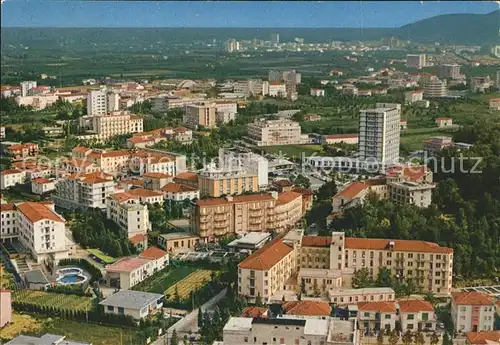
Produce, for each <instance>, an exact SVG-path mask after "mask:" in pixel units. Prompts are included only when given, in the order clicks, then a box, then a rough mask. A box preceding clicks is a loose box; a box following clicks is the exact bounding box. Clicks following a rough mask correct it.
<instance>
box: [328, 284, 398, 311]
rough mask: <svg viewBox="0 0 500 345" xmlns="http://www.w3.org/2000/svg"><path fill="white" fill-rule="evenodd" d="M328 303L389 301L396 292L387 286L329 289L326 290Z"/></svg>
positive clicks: (344, 303) (348, 303) (340, 304)
mask: <svg viewBox="0 0 500 345" xmlns="http://www.w3.org/2000/svg"><path fill="white" fill-rule="evenodd" d="M328 298H329V299H330V303H334V304H335V305H338V306H347V305H350V304H355V303H358V302H391V301H394V300H395V298H396V293H395V292H394V290H393V289H391V288H388V287H381V288H364V289H331V290H330V291H328Z"/></svg>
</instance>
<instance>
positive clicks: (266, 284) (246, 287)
mask: <svg viewBox="0 0 500 345" xmlns="http://www.w3.org/2000/svg"><path fill="white" fill-rule="evenodd" d="M296 259H297V258H296V250H295V248H294V247H293V246H290V245H289V244H286V243H284V242H283V240H277V241H274V242H272V243H270V244H267V245H265V246H264V247H262V248H261V249H259V250H258V251H256V252H255V253H253V254H252V255H250V256H249V257H247V258H246V259H245V260H243V261H242V262H240V264H239V265H238V292H239V294H240V295H243V296H246V297H248V298H257V297H261V298H263V299H265V300H267V299H268V298H269V297H270V296H272V295H273V294H274V293H275V292H276V291H278V290H281V289H283V286H284V285H285V282H286V280H287V279H288V278H289V277H291V276H292V275H293V274H294V273H295V272H296V270H297V263H296Z"/></svg>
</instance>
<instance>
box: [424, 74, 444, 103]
mask: <svg viewBox="0 0 500 345" xmlns="http://www.w3.org/2000/svg"><path fill="white" fill-rule="evenodd" d="M447 93H448V90H447V89H446V81H445V80H440V79H438V78H430V79H429V80H427V81H426V82H425V83H424V97H427V98H434V97H445V96H446V95H447Z"/></svg>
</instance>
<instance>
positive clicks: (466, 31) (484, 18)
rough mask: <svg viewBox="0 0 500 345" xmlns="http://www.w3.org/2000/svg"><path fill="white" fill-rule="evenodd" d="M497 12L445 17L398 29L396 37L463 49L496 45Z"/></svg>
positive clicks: (498, 13)
mask: <svg viewBox="0 0 500 345" xmlns="http://www.w3.org/2000/svg"><path fill="white" fill-rule="evenodd" d="M499 28H500V11H499V10H497V11H493V12H490V13H487V14H445V15H440V16H435V17H431V18H427V19H423V20H420V21H418V22H415V23H412V24H407V25H405V26H402V27H401V28H399V29H398V30H397V32H396V34H397V36H398V37H400V38H402V39H406V40H413V41H418V42H423V43H424V42H427V43H428V42H440V43H449V44H466V45H492V44H500V39H499Z"/></svg>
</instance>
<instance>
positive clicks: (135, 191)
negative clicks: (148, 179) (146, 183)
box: [128, 188, 163, 198]
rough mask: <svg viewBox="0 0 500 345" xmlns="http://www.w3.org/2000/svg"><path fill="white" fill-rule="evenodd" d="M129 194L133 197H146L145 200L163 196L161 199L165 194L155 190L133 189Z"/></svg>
mask: <svg viewBox="0 0 500 345" xmlns="http://www.w3.org/2000/svg"><path fill="white" fill-rule="evenodd" d="M128 193H130V194H132V195H136V196H139V197H145V198H149V197H155V196H161V197H162V196H163V194H162V193H161V192H156V191H154V190H149V189H144V188H138V189H131V190H129V191H128Z"/></svg>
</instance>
